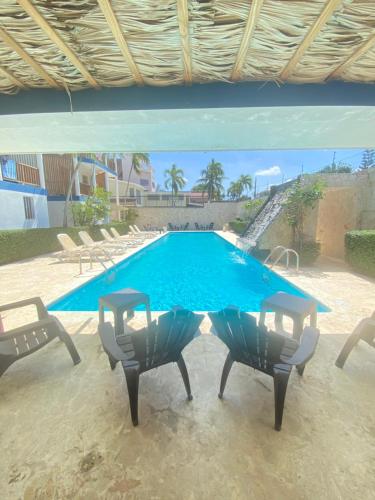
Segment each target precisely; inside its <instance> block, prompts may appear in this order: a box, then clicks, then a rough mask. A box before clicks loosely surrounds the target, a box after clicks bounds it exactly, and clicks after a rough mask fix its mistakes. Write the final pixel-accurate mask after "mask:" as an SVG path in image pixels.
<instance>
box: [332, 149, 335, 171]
mask: <svg viewBox="0 0 375 500" xmlns="http://www.w3.org/2000/svg"><path fill="white" fill-rule="evenodd" d="M335 159H336V151H334V152H333V158H332V165H331V166H332V170H334V167H335V166H336V164H335Z"/></svg>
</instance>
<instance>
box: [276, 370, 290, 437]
mask: <svg viewBox="0 0 375 500" xmlns="http://www.w3.org/2000/svg"><path fill="white" fill-rule="evenodd" d="M289 375H290V372H289V371H284V370H279V369H276V368H275V369H274V376H273V387H274V393H275V394H274V396H275V430H277V431H280V430H281V424H282V422H283V413H284V401H285V394H286V389H287V387H288V380H289Z"/></svg>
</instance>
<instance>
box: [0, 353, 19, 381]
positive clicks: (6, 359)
mask: <svg viewBox="0 0 375 500" xmlns="http://www.w3.org/2000/svg"><path fill="white" fill-rule="evenodd" d="M15 361H17V358H16V357H13V356H6V355H4V356H3V355H1V354H0V377H1V375H2V374H3V373H4V372H6V371H7V369H8V368H9V367H10V365H11V364H13V363H14V362H15Z"/></svg>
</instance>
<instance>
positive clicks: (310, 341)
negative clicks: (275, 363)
mask: <svg viewBox="0 0 375 500" xmlns="http://www.w3.org/2000/svg"><path fill="white" fill-rule="evenodd" d="M319 335H320V331H319V330H318V329H317V328H314V327H313V326H307V327H306V328H305V329H304V330H303V332H302V336H301V342H300V345H299V347H298V349H297V350H296V351H295V353H294V354H293V356H292V357H290V358H287V357H286V356H282V355H281V356H280V359H281V361H282V362H283V363H285V364H287V365H297V366H298V365H304V364H305V363H307V362H308V361H309V360H310V359H311V358H312V357H313V355H314V352H315V349H316V346H317V344H318V339H319Z"/></svg>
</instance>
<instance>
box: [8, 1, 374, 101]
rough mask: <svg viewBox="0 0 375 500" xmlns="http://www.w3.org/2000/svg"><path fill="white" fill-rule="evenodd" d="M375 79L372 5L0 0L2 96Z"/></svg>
mask: <svg viewBox="0 0 375 500" xmlns="http://www.w3.org/2000/svg"><path fill="white" fill-rule="evenodd" d="M329 79H341V80H348V81H354V82H372V83H373V82H375V1H374V0H328V1H327V0H252V1H249V0H159V1H158V0H1V2H0V92H4V93H14V92H17V91H18V90H19V89H20V88H23V87H24V88H31V87H34V88H35V87H57V88H62V89H64V88H65V89H66V90H72V91H74V90H79V89H83V88H87V87H112V86H129V85H158V86H161V85H163V86H165V85H175V84H190V83H195V82H197V83H205V82H213V81H243V80H256V81H276V82H280V83H282V82H286V81H288V82H298V83H307V82H309V83H311V82H319V83H322V82H325V81H327V80H329Z"/></svg>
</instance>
